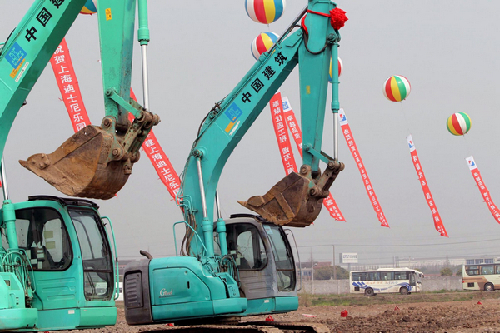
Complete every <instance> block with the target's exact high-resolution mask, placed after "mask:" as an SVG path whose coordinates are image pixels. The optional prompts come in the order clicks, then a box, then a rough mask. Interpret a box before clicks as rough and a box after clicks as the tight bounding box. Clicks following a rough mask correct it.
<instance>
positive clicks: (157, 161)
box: [128, 90, 181, 200]
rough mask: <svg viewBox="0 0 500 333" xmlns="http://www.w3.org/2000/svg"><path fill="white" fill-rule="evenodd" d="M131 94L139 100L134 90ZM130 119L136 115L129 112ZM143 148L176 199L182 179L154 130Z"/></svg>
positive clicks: (143, 144)
mask: <svg viewBox="0 0 500 333" xmlns="http://www.w3.org/2000/svg"><path fill="white" fill-rule="evenodd" d="M130 96H131V98H133V99H134V100H135V101H137V98H136V97H135V94H134V92H133V91H132V90H131V91H130ZM128 119H129V120H130V121H133V120H134V115H133V114H132V113H130V112H129V114H128ZM142 149H143V150H144V151H145V152H146V155H147V156H148V158H149V160H150V161H151V164H152V165H153V167H154V168H155V170H156V173H157V174H158V177H160V179H161V181H162V183H163V185H165V186H166V187H167V191H168V193H170V195H171V196H172V198H173V199H174V200H175V199H176V196H177V192H179V190H180V187H181V181H180V179H179V176H178V175H177V172H176V171H175V169H174V167H173V166H172V163H170V160H169V158H168V157H167V154H165V152H164V151H163V149H162V147H161V145H160V144H159V143H158V140H157V139H156V135H155V134H154V133H153V131H152V130H151V131H150V132H149V134H148V136H147V137H146V140H144V142H143V143H142Z"/></svg>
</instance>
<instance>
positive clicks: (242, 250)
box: [227, 223, 267, 271]
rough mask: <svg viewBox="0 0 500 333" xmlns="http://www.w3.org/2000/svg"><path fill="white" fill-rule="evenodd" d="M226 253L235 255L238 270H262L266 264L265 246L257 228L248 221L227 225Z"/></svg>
mask: <svg viewBox="0 0 500 333" xmlns="http://www.w3.org/2000/svg"><path fill="white" fill-rule="evenodd" d="M227 231H228V233H227V248H228V253H230V254H233V255H234V254H235V255H236V258H235V259H236V265H237V266H238V269H239V270H242V271H248V270H262V269H264V267H266V265H267V255H266V248H265V247H264V243H263V242H262V237H261V236H260V233H259V230H258V229H257V227H255V226H254V225H252V224H249V223H238V224H234V225H229V226H228V230H227Z"/></svg>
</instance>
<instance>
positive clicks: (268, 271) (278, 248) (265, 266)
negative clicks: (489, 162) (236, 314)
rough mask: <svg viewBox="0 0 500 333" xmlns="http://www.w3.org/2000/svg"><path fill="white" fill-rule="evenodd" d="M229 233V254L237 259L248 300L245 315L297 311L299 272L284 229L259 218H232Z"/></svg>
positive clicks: (240, 215)
mask: <svg viewBox="0 0 500 333" xmlns="http://www.w3.org/2000/svg"><path fill="white" fill-rule="evenodd" d="M226 229H227V247H228V249H227V250H228V254H229V255H231V256H233V258H234V259H235V262H236V265H237V268H238V272H239V278H240V282H241V292H242V293H243V294H244V295H245V297H246V298H247V310H246V311H245V315H247V316H253V315H258V314H262V313H280V312H288V311H295V310H296V309H297V306H298V299H297V272H296V267H295V260H294V258H293V254H292V248H291V246H290V243H289V241H288V238H287V235H286V233H285V231H284V230H283V228H282V227H281V226H278V225H275V224H274V223H271V222H268V221H266V220H264V219H263V218H262V217H260V216H255V215H251V214H233V215H231V218H230V219H228V220H226ZM214 235H218V234H217V233H214ZM216 237H217V236H216ZM215 243H217V241H216V242H215Z"/></svg>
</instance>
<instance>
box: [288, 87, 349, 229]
mask: <svg viewBox="0 0 500 333" xmlns="http://www.w3.org/2000/svg"><path fill="white" fill-rule="evenodd" d="M280 97H281V93H280ZM282 108H283V117H282V118H283V121H284V122H285V124H286V126H287V127H288V129H290V132H292V136H293V139H294V141H295V144H296V145H297V149H298V151H299V153H300V155H301V156H302V131H301V130H300V127H299V125H298V123H297V119H296V118H295V114H294V113H293V110H292V106H291V105H290V102H289V101H288V98H286V97H284V98H283V100H282ZM286 138H287V141H288V133H286ZM290 147H291V145H290ZM290 149H291V148H290ZM292 158H293V156H292ZM294 164H295V162H294ZM294 171H297V169H295V170H294ZM323 205H324V206H325V207H326V209H327V210H328V212H329V213H330V216H331V217H333V219H334V220H336V221H344V222H345V218H344V216H343V215H342V212H341V211H340V209H339V207H338V206H337V202H336V201H335V200H334V199H333V196H332V193H331V192H330V193H329V194H328V197H326V198H325V199H324V200H323Z"/></svg>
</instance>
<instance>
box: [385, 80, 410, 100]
mask: <svg viewBox="0 0 500 333" xmlns="http://www.w3.org/2000/svg"><path fill="white" fill-rule="evenodd" d="M410 91H411V85H410V81H408V79H407V78H405V77H404V76H400V75H395V76H391V77H390V78H388V79H387V80H386V81H385V83H384V96H385V97H387V99H388V100H390V101H392V102H401V101H404V100H405V99H406V98H407V97H408V95H410Z"/></svg>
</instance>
